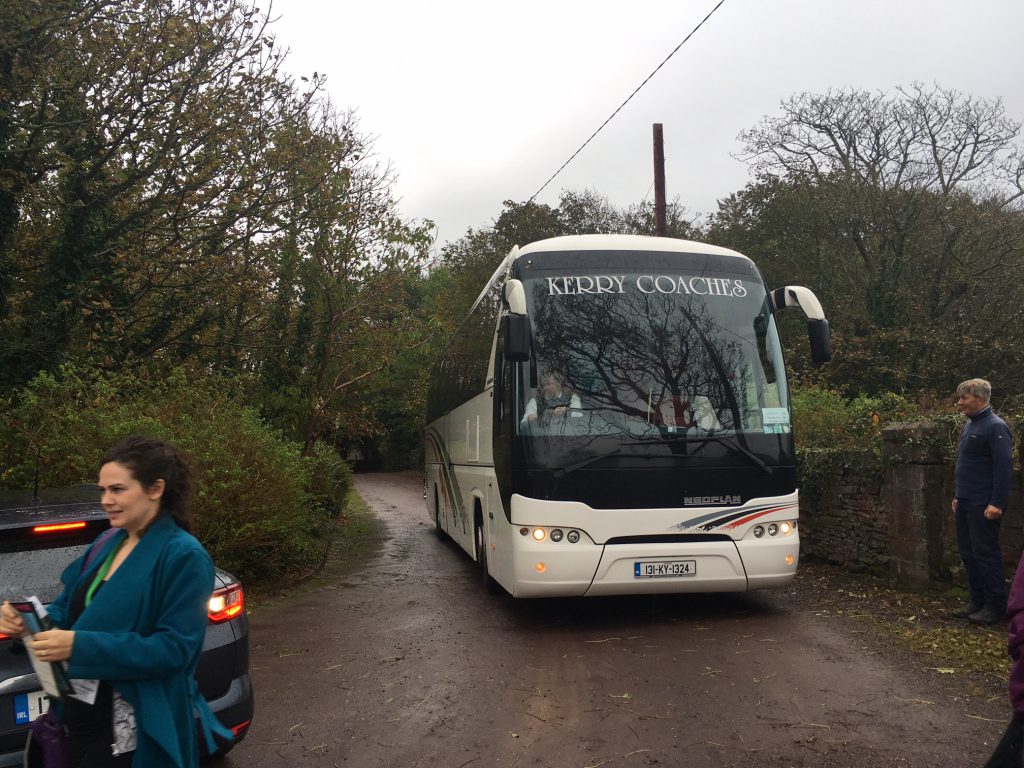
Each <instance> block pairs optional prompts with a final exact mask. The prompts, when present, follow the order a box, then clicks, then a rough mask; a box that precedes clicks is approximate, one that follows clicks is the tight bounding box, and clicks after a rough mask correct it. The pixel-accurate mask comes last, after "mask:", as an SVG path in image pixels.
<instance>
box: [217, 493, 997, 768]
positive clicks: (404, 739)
mask: <svg viewBox="0 0 1024 768" xmlns="http://www.w3.org/2000/svg"><path fill="white" fill-rule="evenodd" d="M356 487H357V489H358V491H359V493H360V494H361V495H362V497H363V498H364V499H365V500H366V502H367V503H368V504H369V505H370V507H371V509H372V510H373V511H374V512H375V514H376V515H377V516H378V518H379V520H380V522H381V524H382V526H383V532H384V540H383V543H382V546H381V548H380V550H379V551H378V552H377V553H376V554H375V555H373V556H371V557H370V558H369V559H368V560H366V561H365V562H363V563H360V564H359V566H358V567H357V568H356V569H354V570H350V571H349V572H347V573H344V574H341V575H339V576H338V578H337V579H335V580H332V582H331V583H329V584H327V586H326V587H322V588H318V589H316V590H312V591H308V590H307V591H305V592H304V593H302V594H299V595H296V596H294V597H293V598H291V599H290V600H288V601H284V602H282V603H280V604H278V605H275V606H272V607H267V608H264V609H262V610H261V611H259V612H258V613H257V614H256V616H254V617H253V621H252V631H253V640H254V649H253V654H254V657H253V666H254V675H255V686H256V692H257V713H256V721H255V724H254V726H253V728H252V730H251V731H250V733H249V736H248V737H247V739H246V740H245V741H244V742H243V743H242V744H241V745H239V746H238V747H237V748H236V749H235V750H234V752H232V754H231V755H230V756H229V757H228V758H226V759H224V760H222V761H221V762H220V765H222V766H237V767H238V768H241V767H242V766H245V767H246V768H277V767H278V766H281V767H285V766H287V767H291V766H306V765H311V766H352V767H353V768H375V767H377V766H380V767H384V766H393V767H394V768H418V767H420V766H422V767H424V768H426V767H427V766H431V768H468V767H470V766H471V767H472V768H482V767H483V766H508V767H511V766H519V767H521V768H527V766H530V767H538V766H545V767H548V766H549V767H550V768H566V767H568V768H598V767H599V766H606V767H607V768H630V767H632V766H649V765H661V766H688V767H692V766H808V767H810V766H814V767H815V768H822V767H827V766H901V767H910V766H913V767H915V768H917V767H921V768H924V766H935V767H936V768H939V767H942V768H946V767H948V768H954V767H955V768H962V766H968V765H982V764H983V763H984V762H985V759H986V757H987V755H988V754H989V752H990V751H991V748H992V744H993V743H994V741H995V740H997V739H998V737H999V735H1000V734H1001V732H1002V718H1003V716H1004V714H1005V713H1006V712H1007V705H1006V704H1005V702H1004V701H1002V700H999V699H998V697H993V698H986V697H984V696H978V695H976V694H975V695H968V694H967V693H964V692H962V691H960V690H958V689H957V687H956V684H955V682H952V683H951V682H950V681H949V680H948V679H940V678H942V677H943V676H942V675H940V674H938V672H937V671H929V670H928V669H927V668H926V667H924V666H923V665H921V664H913V663H907V657H906V655H905V654H901V653H898V652H896V651H895V650H894V651H893V652H892V653H888V652H886V650H885V649H884V648H881V649H880V648H879V643H878V642H877V641H874V640H869V639H867V638H865V637H863V636H862V635H859V634H857V633H856V632H852V631H849V629H843V628H842V627H837V626H836V625H835V624H834V623H832V622H829V621H827V620H826V619H823V618H822V617H820V616H818V615H816V614H815V612H814V611H813V610H812V609H811V608H810V607H808V606H807V605H805V604H804V601H802V600H801V598H800V595H801V590H783V591H774V592H763V593H753V594H741V595H711V596H679V597H658V598H654V597H644V598H629V599H626V598H591V599H585V600H584V599H579V600H575V599H574V600H538V601H515V600H512V599H511V598H509V597H508V596H506V595H504V594H502V595H487V594H486V593H485V592H484V589H483V586H482V584H481V580H480V578H479V574H478V571H477V570H476V568H475V564H474V563H473V562H472V561H471V560H470V559H469V558H468V557H467V556H465V555H464V554H463V553H462V551H461V550H460V549H458V548H457V547H455V546H454V545H453V544H452V543H451V542H447V541H445V542H442V541H438V540H437V539H436V538H435V536H434V529H433V526H432V524H431V523H430V520H429V518H428V517H427V514H426V511H425V505H424V501H423V498H422V486H421V483H420V482H419V480H417V479H416V478H414V477H411V476H409V475H383V474H380V475H358V476H357V478H356Z"/></svg>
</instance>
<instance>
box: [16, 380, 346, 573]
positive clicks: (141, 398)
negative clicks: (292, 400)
mask: <svg viewBox="0 0 1024 768" xmlns="http://www.w3.org/2000/svg"><path fill="white" fill-rule="evenodd" d="M245 403H246V401H245V397H244V392H243V391H242V389H241V387H240V386H239V385H238V384H237V383H236V382H233V381H229V380H225V379H221V378H218V377H214V376H211V375H209V374H206V375H203V374H200V373H197V372H196V371H192V370H188V369H185V368H181V369H177V370H175V371H174V372H173V374H172V375H171V376H170V377H167V378H163V379H154V378H151V377H149V376H147V375H146V373H145V372H144V371H143V372H135V373H119V374H116V375H103V374H99V373H96V372H91V371H87V370H83V369H79V368H75V367H70V366H68V367H65V368H63V369H61V371H60V373H59V374H58V375H56V376H53V375H49V374H45V373H43V374H39V375H38V376H37V377H36V378H35V379H34V380H33V381H32V382H31V383H30V384H29V385H28V386H27V387H25V388H24V389H23V390H21V391H19V392H16V393H14V394H13V395H11V396H9V397H7V398H5V399H4V400H2V401H0V487H3V488H21V489H24V488H30V487H31V486H32V483H33V478H34V475H35V472H36V468H37V466H38V469H39V474H40V483H41V484H42V485H44V486H51V487H60V486H67V485H73V484H77V483H83V482H85V483H91V482H95V481H96V473H97V470H98V463H99V461H100V459H101V458H102V456H103V453H104V452H105V451H106V450H107V448H109V447H110V446H111V445H112V444H113V443H114V442H115V441H116V440H118V439H119V438H121V437H123V436H125V435H129V434H146V435H151V436H153V437H158V438H162V439H164V440H167V441H169V442H171V443H173V444H175V445H177V446H178V447H179V448H181V449H182V450H184V451H185V452H186V453H187V454H188V455H189V457H190V459H191V461H192V466H193V468H194V470H195V473H196V478H197V493H196V499H195V505H194V515H195V523H196V526H195V527H196V530H195V533H196V535H197V536H198V537H199V538H200V539H201V540H202V542H203V543H204V545H205V546H206V547H207V549H208V550H209V551H210V554H211V555H212V556H213V557H214V560H215V561H216V562H217V564H218V565H219V566H220V567H222V568H225V569H227V570H229V571H231V572H232V573H234V574H235V575H237V576H239V577H240V578H241V579H242V580H243V582H245V583H248V584H252V585H253V586H256V585H258V584H260V583H267V582H272V581H279V580H281V579H288V578H291V577H294V576H297V575H300V574H303V573H304V572H306V571H308V570H309V569H310V568H312V567H314V566H315V564H316V563H318V562H319V561H320V559H321V557H322V556H323V553H324V551H325V547H326V545H327V541H328V539H329V537H330V531H331V524H332V522H333V521H334V520H335V518H336V517H337V516H338V514H339V512H340V510H341V509H342V506H343V504H344V499H345V497H346V495H347V493H348V490H349V488H350V486H351V470H350V469H349V467H348V465H347V464H346V463H345V462H344V461H342V459H341V458H340V457H339V456H338V455H337V453H336V452H335V451H333V449H330V448H328V447H326V446H322V445H318V446H317V447H316V450H315V451H314V453H313V455H312V456H310V457H303V456H302V455H301V446H299V445H298V444H297V443H294V442H291V441H288V440H286V439H285V438H284V437H283V436H282V435H281V433H280V432H278V431H275V430H273V429H271V428H270V427H268V426H267V425H266V424H265V423H264V422H263V421H262V420H261V419H260V417H259V415H258V414H257V412H256V411H255V410H254V409H252V408H251V407H249V406H247V405H246V404H245Z"/></svg>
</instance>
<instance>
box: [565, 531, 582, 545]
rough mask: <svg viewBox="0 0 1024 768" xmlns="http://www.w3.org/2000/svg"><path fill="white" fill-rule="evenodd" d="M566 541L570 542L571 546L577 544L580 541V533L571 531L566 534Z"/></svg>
mask: <svg viewBox="0 0 1024 768" xmlns="http://www.w3.org/2000/svg"><path fill="white" fill-rule="evenodd" d="M565 540H566V541H568V542H569V543H570V544H575V543H576V542H577V541H579V540H580V532H579V531H569V532H568V533H567V534H565Z"/></svg>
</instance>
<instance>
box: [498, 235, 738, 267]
mask: <svg viewBox="0 0 1024 768" xmlns="http://www.w3.org/2000/svg"><path fill="white" fill-rule="evenodd" d="M553 251H677V252H680V253H706V254H713V255H717V256H738V257H740V258H741V259H746V260H747V261H750V259H749V258H747V257H746V256H744V255H743V254H742V253H739V252H738V251H734V250H732V249H730V248H722V247H720V246H717V245H708V244H707V243H698V242H696V241H695V240H677V239H676V238H674V237H648V236H647V235H566V236H564V237H551V238H548V239H547V240H538V241H537V242H535V243H530V244H529V245H524V246H523V247H522V248H520V249H519V251H518V253H517V254H516V255H517V256H523V255H525V254H529V253H542V252H553Z"/></svg>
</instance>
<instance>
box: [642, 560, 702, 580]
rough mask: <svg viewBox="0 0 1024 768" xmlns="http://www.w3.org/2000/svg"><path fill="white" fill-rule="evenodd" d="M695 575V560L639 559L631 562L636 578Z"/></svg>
mask: <svg viewBox="0 0 1024 768" xmlns="http://www.w3.org/2000/svg"><path fill="white" fill-rule="evenodd" d="M696 575H697V561H696V560H641V561H640V562H638V563H633V576H634V578H637V579H657V578H659V577H662V576H696Z"/></svg>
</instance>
